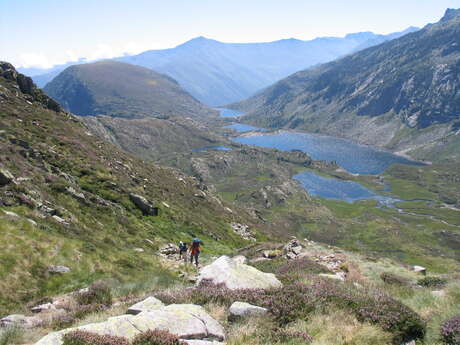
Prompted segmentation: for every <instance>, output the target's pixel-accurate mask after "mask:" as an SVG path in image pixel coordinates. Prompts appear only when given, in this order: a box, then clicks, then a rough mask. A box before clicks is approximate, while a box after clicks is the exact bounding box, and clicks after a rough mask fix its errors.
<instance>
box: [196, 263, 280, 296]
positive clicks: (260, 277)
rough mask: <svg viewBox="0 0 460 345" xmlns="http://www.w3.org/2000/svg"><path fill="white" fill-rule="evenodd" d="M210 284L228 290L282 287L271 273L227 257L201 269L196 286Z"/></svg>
mask: <svg viewBox="0 0 460 345" xmlns="http://www.w3.org/2000/svg"><path fill="white" fill-rule="evenodd" d="M204 282H212V283H214V284H224V285H225V286H226V287H227V288H228V289H269V288H279V287H282V284H281V282H280V281H279V280H278V279H277V278H276V277H275V275H274V274H272V273H264V272H261V271H259V270H258V269H256V268H254V267H252V266H248V265H245V264H241V263H238V262H235V261H234V260H232V259H230V258H229V257H228V256H221V257H220V258H218V259H217V260H216V261H214V262H213V263H212V264H210V265H208V266H205V267H203V268H202V269H201V271H200V274H199V276H198V279H197V284H198V285H199V284H200V283H204Z"/></svg>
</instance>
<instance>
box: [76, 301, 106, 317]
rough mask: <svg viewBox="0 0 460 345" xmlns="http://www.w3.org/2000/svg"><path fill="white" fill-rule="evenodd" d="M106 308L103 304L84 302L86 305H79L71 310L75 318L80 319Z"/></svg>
mask: <svg viewBox="0 0 460 345" xmlns="http://www.w3.org/2000/svg"><path fill="white" fill-rule="evenodd" d="M105 308H106V306H105V305H103V304H96V303H95V304H86V305H79V306H78V307H77V308H76V309H75V310H74V312H73V316H74V317H75V318H77V319H81V318H83V317H84V316H86V315H88V314H91V313H96V312H98V311H102V310H104V309H105Z"/></svg>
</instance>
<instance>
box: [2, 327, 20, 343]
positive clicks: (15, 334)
mask: <svg viewBox="0 0 460 345" xmlns="http://www.w3.org/2000/svg"><path fill="white" fill-rule="evenodd" d="M21 334H22V329H21V328H20V327H19V326H16V325H13V326H8V327H5V328H3V329H0V345H10V344H14V343H15V341H16V340H17V339H18V338H20V337H21Z"/></svg>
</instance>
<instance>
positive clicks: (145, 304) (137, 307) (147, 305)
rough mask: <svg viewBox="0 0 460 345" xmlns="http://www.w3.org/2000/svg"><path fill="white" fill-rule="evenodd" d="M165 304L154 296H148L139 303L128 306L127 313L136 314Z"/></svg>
mask: <svg viewBox="0 0 460 345" xmlns="http://www.w3.org/2000/svg"><path fill="white" fill-rule="evenodd" d="M164 306H165V305H164V304H163V302H161V301H160V300H159V299H157V298H155V297H149V298H147V299H145V300H143V301H141V302H139V303H136V304H134V305H133V306H131V307H129V308H128V314H133V315H137V314H139V313H141V312H144V311H146V312H149V311H154V310H157V309H160V308H163V307H164Z"/></svg>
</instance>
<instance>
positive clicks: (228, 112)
mask: <svg viewBox="0 0 460 345" xmlns="http://www.w3.org/2000/svg"><path fill="white" fill-rule="evenodd" d="M217 110H218V111H220V117H237V116H240V115H243V112H241V111H238V110H233V109H227V108H218V109H217Z"/></svg>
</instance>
